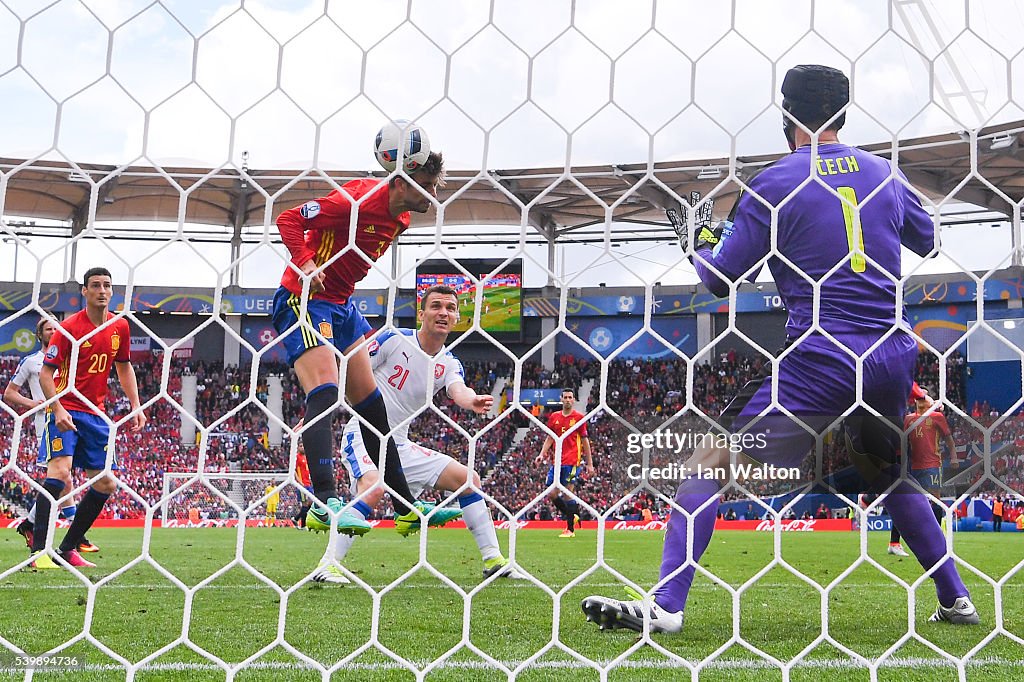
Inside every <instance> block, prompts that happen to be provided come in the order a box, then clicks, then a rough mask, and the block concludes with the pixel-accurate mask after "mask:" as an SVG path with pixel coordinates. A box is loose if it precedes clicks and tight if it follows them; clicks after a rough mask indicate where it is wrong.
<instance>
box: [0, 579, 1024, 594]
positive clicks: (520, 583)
mask: <svg viewBox="0 0 1024 682" xmlns="http://www.w3.org/2000/svg"><path fill="white" fill-rule="evenodd" d="M8 579H10V577H8ZM308 584H309V585H310V586H313V585H320V583H315V582H313V581H312V580H310V581H308ZM929 584H930V583H929ZM292 585H294V583H292ZM292 585H282V586H281V587H282V589H289V588H290V587H291V586H292ZM805 586H806V583H803V582H792V583H762V582H758V583H754V585H751V586H750V587H748V588H747V590H746V591H747V592H749V591H750V590H752V589H755V588H761V587H764V588H769V589H775V590H777V589H787V588H796V587H799V588H803V587H805ZM354 587H355V589H362V588H361V587H359V586H358V585H354ZM370 587H373V588H374V589H377V590H382V589H384V587H385V586H384V585H378V586H374V585H370ZM474 587H475V586H472V585H470V586H465V587H463V589H464V590H466V591H467V592H469V591H470V590H472V589H474ZM492 587H499V588H503V589H505V588H512V589H529V588H533V589H537V590H539V589H540V588H539V587H537V586H536V585H534V584H533V583H531V582H529V581H524V580H514V581H513V580H509V581H498V582H495V583H492ZM622 587H623V584H622V583H587V584H585V585H577V586H575V587H573V588H572V589H573V590H579V589H601V590H603V589H613V588H622ZM880 587H894V588H897V589H903V588H902V587H901V586H899V585H897V584H896V583H891V584H883V583H841V584H839V585H837V586H836V587H833V588H832V591H833V592H836V591H837V590H838V589H839V588H851V589H873V590H877V589H879V588H880ZM925 587H927V584H926V585H923V586H922V588H925ZM84 589H86V587H85V585H82V584H80V583H79V584H76V585H28V584H24V583H23V584H14V583H8V582H5V583H0V590H84ZM99 589H100V590H179V591H180V589H181V588H179V587H177V586H176V585H171V584H169V583H155V584H131V583H129V584H125V583H118V582H115V583H112V584H109V585H103V586H102V587H100V588H99ZM202 589H203V590H270V589H272V588H270V587H268V586H267V585H263V584H260V585H207V586H205V587H203V588H202ZM321 589H328V590H329V589H334V588H333V587H328V586H323V587H322V588H321ZM350 589H351V588H350ZM391 589H393V590H449V589H451V588H450V587H448V586H447V585H421V584H415V583H412V584H410V583H408V582H403V583H401V584H399V585H396V586H394V587H393V588H391ZM552 589H553V590H554V591H555V592H558V590H559V589H561V588H552ZM734 589H737V590H738V589H739V588H738V587H737V588H734ZM1014 589H1024V584H1022V585H1013V584H1007V585H1003V590H1004V591H1005V590H1014ZM690 590H691V591H693V590H698V591H700V590H704V591H708V592H715V591H722V592H724V591H725V589H724V588H721V587H719V586H718V585H700V584H698V585H694V586H693V587H691V588H690Z"/></svg>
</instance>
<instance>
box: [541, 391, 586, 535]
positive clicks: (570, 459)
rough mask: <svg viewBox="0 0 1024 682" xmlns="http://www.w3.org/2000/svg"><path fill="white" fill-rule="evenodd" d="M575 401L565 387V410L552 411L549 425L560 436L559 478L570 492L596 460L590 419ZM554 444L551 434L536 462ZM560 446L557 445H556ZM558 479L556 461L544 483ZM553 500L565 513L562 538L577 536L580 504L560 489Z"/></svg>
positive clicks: (553, 492) (563, 405) (574, 395)
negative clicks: (581, 412) (593, 453)
mask: <svg viewBox="0 0 1024 682" xmlns="http://www.w3.org/2000/svg"><path fill="white" fill-rule="evenodd" d="M575 404H576V394H575V393H574V392H573V390H572V389H571V388H563V389H562V409H561V410H559V411H558V412H553V413H552V414H551V416H549V417H548V428H549V429H551V431H552V432H553V433H554V434H555V436H558V437H561V441H560V442H561V447H562V461H561V463H560V466H559V467H558V480H559V482H560V483H561V484H562V485H563V486H565V488H566V490H568V491H569V492H570V493H572V492H574V491H575V489H576V480H577V479H578V478H582V477H583V474H584V473H585V472H586V471H587V470H588V469H589V470H593V468H594V459H593V457H592V455H591V451H590V438H589V437H588V436H587V422H586V421H584V419H583V415H582V414H580V413H579V412H578V411H577V410H575V409H574V408H573V406H574V405H575ZM553 445H555V439H554V438H552V437H551V436H548V437H547V439H546V440H545V441H544V445H543V447H541V449H540V454H539V455H537V460H536V461H537V464H542V463H543V462H544V461H545V460H546V459H547V457H548V450H550V449H551V447H552V446H553ZM556 449H557V448H556ZM581 455H582V456H584V457H586V458H587V463H586V467H585V468H584V466H582V461H581ZM554 480H555V465H554V463H552V464H551V466H550V467H549V468H548V477H547V481H546V482H545V485H551V484H552V483H553V482H554ZM551 501H552V504H554V505H555V509H557V510H558V511H560V512H561V513H562V518H563V519H565V530H564V531H562V534H561V535H560V536H559V537H563V538H573V537H576V521H577V520H578V519H579V516H578V512H579V503H578V502H576V500H575V499H573V498H572V497H565V498H563V497H562V493H561V491H560V490H559V489H558V488H555V489H554V490H553V491H552V492H551Z"/></svg>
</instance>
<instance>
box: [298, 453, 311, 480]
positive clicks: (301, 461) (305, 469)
mask: <svg viewBox="0 0 1024 682" xmlns="http://www.w3.org/2000/svg"><path fill="white" fill-rule="evenodd" d="M295 480H296V481H298V482H299V485H301V486H302V487H303V488H308V487H309V486H311V485H313V484H312V483H311V482H310V480H309V462H307V461H306V453H304V452H302V451H301V450H300V451H299V452H297V453H296V454H295Z"/></svg>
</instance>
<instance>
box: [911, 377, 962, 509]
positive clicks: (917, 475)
mask: <svg viewBox="0 0 1024 682" xmlns="http://www.w3.org/2000/svg"><path fill="white" fill-rule="evenodd" d="M911 396H912V397H913V398H914V407H915V411H914V412H911V413H910V414H908V415H906V416H905V417H904V418H903V430H904V431H906V432H907V449H908V450H910V475H911V476H913V477H914V479H915V480H917V482H918V483H920V484H921V487H922V488H924V489H925V490H927V491H928V492H929V493H931V494H932V495H935V496H936V497H938V495H939V494H940V493H941V488H942V447H941V444H940V439H941V440H942V442H945V444H946V449H947V450H949V459H950V461H951V462H952V461H954V460H956V441H955V440H953V434H952V432H951V431H950V428H949V422H947V421H946V415H944V414H943V413H942V412H941V411H940V409H939V408H936V409H934V410H932V412H931V413H928V410H929V409H931V407H932V405H933V404H934V402H935V401H934V400H932V399H931V397H930V396H929V395H928V392H927V391H925V390H924V389H922V388H921V387H920V386H918V385H917V384H916V383H915V384H914V387H913V389H912V392H911ZM932 511H933V512H934V513H935V518H936V520H937V521H939V523H941V522H942V517H943V516H944V510H943V509H942V507H940V506H938V505H936V504H935V503H932Z"/></svg>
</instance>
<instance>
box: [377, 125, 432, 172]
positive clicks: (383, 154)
mask: <svg viewBox="0 0 1024 682" xmlns="http://www.w3.org/2000/svg"><path fill="white" fill-rule="evenodd" d="M399 149H401V150H402V165H403V167H404V168H405V172H406V173H412V172H414V171H416V170H417V169H418V168H419V167H420V166H422V165H423V164H424V163H426V162H427V157H428V156H430V140H429V138H427V131H425V130H424V129H423V128H422V127H420V126H418V125H416V124H415V123H413V122H412V121H406V120H404V119H399V120H397V121H389V122H388V123H386V124H384V127H383V128H381V129H380V131H379V132H378V133H377V137H376V138H375V139H374V141H373V154H374V156H376V157H377V163H379V164H380V165H381V167H382V168H384V170H386V171H388V172H389V173H390V172H391V171H393V170H395V167H396V166H397V165H398V155H399Z"/></svg>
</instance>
